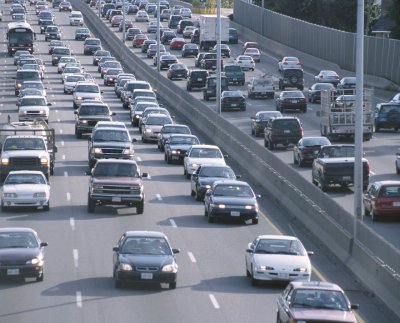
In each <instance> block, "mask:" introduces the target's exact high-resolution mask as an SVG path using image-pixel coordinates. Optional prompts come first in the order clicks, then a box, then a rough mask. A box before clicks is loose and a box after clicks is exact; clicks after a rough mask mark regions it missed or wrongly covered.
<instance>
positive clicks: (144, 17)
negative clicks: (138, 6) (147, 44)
mask: <svg viewBox="0 0 400 323" xmlns="http://www.w3.org/2000/svg"><path fill="white" fill-rule="evenodd" d="M149 20H150V18H149V15H148V14H147V12H146V11H144V10H139V11H138V12H137V13H136V16H135V21H136V22H139V21H146V22H149Z"/></svg>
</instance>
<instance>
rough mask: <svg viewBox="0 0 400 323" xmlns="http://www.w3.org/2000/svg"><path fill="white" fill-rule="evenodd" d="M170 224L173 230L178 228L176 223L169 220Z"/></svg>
mask: <svg viewBox="0 0 400 323" xmlns="http://www.w3.org/2000/svg"><path fill="white" fill-rule="evenodd" d="M169 223H171V226H172V227H173V228H177V227H178V226H177V225H176V222H175V221H174V220H173V219H169Z"/></svg>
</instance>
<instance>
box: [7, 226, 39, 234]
mask: <svg viewBox="0 0 400 323" xmlns="http://www.w3.org/2000/svg"><path fill="white" fill-rule="evenodd" d="M0 232H32V233H34V234H35V235H36V231H35V230H33V229H31V228H23V227H9V228H0Z"/></svg>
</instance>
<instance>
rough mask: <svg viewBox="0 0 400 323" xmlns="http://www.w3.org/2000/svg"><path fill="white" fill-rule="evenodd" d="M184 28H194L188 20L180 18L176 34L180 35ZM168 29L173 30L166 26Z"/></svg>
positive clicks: (192, 23)
mask: <svg viewBox="0 0 400 323" xmlns="http://www.w3.org/2000/svg"><path fill="white" fill-rule="evenodd" d="M171 17H173V16H171ZM181 17H182V16H181ZM186 26H194V22H193V21H192V20H190V19H185V18H183V17H182V18H181V20H180V21H179V22H178V25H177V26H176V33H177V34H182V33H183V30H184V29H185V27H186ZM168 27H169V28H173V27H170V26H169V25H168Z"/></svg>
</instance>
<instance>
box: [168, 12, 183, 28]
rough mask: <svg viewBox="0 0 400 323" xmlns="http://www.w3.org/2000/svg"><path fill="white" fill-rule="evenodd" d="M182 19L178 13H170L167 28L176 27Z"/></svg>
mask: <svg viewBox="0 0 400 323" xmlns="http://www.w3.org/2000/svg"><path fill="white" fill-rule="evenodd" d="M181 20H182V16H181V15H180V14H179V13H178V14H174V13H172V14H171V16H170V17H169V20H168V28H171V29H172V28H176V27H177V26H178V23H179V22H180V21H181Z"/></svg>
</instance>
